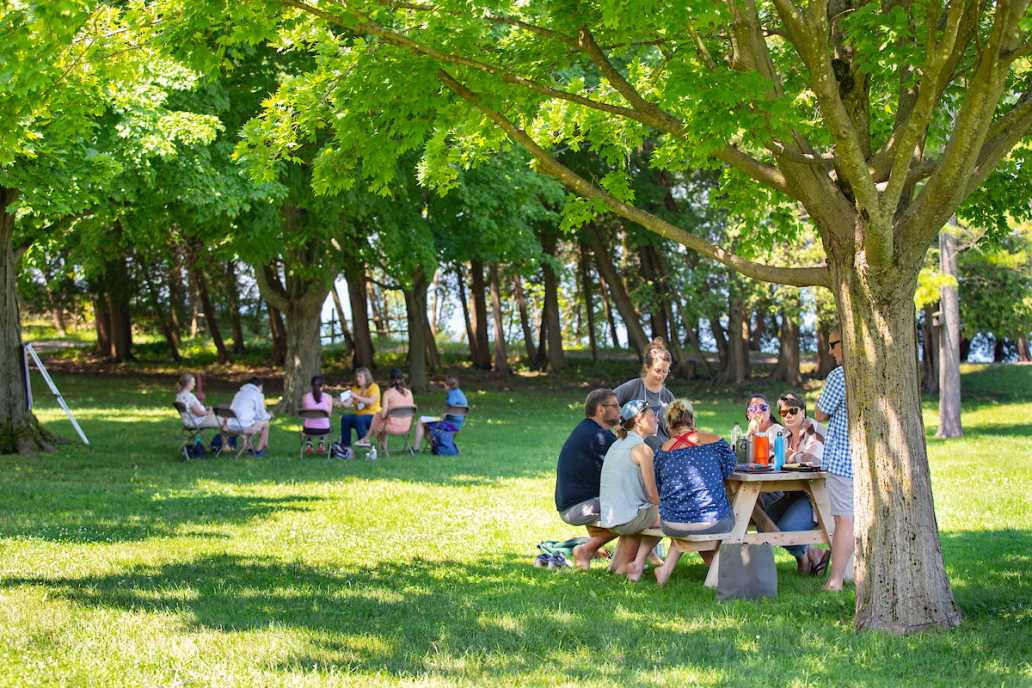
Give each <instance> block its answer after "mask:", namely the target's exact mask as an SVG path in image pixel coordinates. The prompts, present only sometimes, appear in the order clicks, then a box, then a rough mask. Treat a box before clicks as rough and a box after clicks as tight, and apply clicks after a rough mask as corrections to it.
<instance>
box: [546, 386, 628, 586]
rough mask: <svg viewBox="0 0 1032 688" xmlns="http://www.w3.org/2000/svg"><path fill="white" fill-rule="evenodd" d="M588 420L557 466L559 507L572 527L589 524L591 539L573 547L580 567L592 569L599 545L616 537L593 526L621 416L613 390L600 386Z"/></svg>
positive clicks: (577, 430)
mask: <svg viewBox="0 0 1032 688" xmlns="http://www.w3.org/2000/svg"><path fill="white" fill-rule="evenodd" d="M584 415H585V416H586V417H585V418H584V420H582V421H581V422H580V423H578V424H577V427H575V428H574V429H573V432H571V433H570V436H569V437H568V438H567V439H566V443H565V444H563V448H562V451H560V452H559V464H558V466H557V467H556V481H555V508H556V509H557V510H558V511H559V517H560V518H561V519H563V521H565V522H566V523H569V524H570V525H571V526H587V528H588V535H589V536H590V538H589V540H588V541H587V542H585V543H584V544H583V545H578V546H577V547H575V548H574V550H573V560H574V563H575V564H576V565H577V568H579V569H583V570H585V571H586V570H588V569H589V568H590V567H591V560H592V559H593V558H594V557H595V553H596V552H598V549H599V547H601V546H602V545H604V544H606V543H607V542H609V541H610V540H612V539H614V538H615V537H616V534H615V533H612V532H610V531H608V530H606V529H605V528H598V527H596V526H593V525H589V524H593V523H595V522H596V521H597V520H598V519H599V516H600V515H601V513H602V510H601V508H600V507H599V502H598V493H599V477H600V476H601V474H602V460H603V459H604V458H605V456H606V452H607V451H609V446H610V445H611V444H613V442H615V441H616V435H614V434H613V432H612V430H610V428H612V427H613V426H614V425H616V421H617V419H618V418H619V417H620V404H618V403H617V401H616V394H615V393H614V392H613V390H611V389H596V390H595V391H593V392H591V393H590V394H588V398H587V400H586V401H585V402H584Z"/></svg>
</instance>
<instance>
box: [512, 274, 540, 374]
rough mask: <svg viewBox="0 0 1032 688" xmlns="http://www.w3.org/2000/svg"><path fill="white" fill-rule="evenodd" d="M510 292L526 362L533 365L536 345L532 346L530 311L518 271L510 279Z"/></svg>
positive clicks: (532, 332) (532, 335) (532, 333)
mask: <svg viewBox="0 0 1032 688" xmlns="http://www.w3.org/2000/svg"><path fill="white" fill-rule="evenodd" d="M512 293H513V297H514V298H515V299H516V308H517V309H518V310H519V312H520V328H521V329H522V330H523V346H524V348H525V349H526V350H527V363H529V364H531V365H533V364H534V360H535V359H536V358H537V347H536V346H534V331H533V330H532V329H531V327H530V313H528V312H527V298H526V296H524V294H523V281H522V280H521V279H520V276H519V274H518V273H517V274H516V275H515V276H514V277H513V279H512Z"/></svg>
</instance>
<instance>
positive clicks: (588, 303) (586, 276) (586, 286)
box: [578, 244, 598, 363]
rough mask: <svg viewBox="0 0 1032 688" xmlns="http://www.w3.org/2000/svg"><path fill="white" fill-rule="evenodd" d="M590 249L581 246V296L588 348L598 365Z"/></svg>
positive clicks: (579, 263) (593, 361) (579, 262)
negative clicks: (585, 320)
mask: <svg viewBox="0 0 1032 688" xmlns="http://www.w3.org/2000/svg"><path fill="white" fill-rule="evenodd" d="M590 250H591V249H589V248H588V247H587V246H585V245H584V244H581V245H580V256H579V257H580V260H579V261H578V267H579V269H580V281H581V294H582V295H583V296H584V311H585V313H586V315H587V320H588V346H590V347H591V362H592V363H598V342H597V341H596V340H595V303H594V298H592V295H591V293H592V292H591V272H590V270H589V268H588V263H589V261H590V260H591V258H590V256H589V255H588V252H589V251H590Z"/></svg>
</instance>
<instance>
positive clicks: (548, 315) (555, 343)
mask: <svg viewBox="0 0 1032 688" xmlns="http://www.w3.org/2000/svg"><path fill="white" fill-rule="evenodd" d="M558 241H559V237H558V236H557V234H556V231H555V230H551V229H550V230H546V231H545V232H544V233H543V234H542V236H541V250H542V252H543V253H544V254H545V255H546V256H549V257H551V258H553V259H555V257H556V255H555V253H556V247H557V244H558ZM541 270H542V272H544V275H545V280H544V281H545V310H544V318H545V320H546V322H547V326H546V334H547V336H548V352H547V355H548V369H549V370H550V371H552V372H555V371H558V370H562V369H563V368H565V367H566V357H565V355H564V354H563V330H562V323H561V322H560V321H559V276H558V275H557V274H556V273H555V270H554V269H553V268H552V262H551V261H548V260H546V261H543V263H542V265H541Z"/></svg>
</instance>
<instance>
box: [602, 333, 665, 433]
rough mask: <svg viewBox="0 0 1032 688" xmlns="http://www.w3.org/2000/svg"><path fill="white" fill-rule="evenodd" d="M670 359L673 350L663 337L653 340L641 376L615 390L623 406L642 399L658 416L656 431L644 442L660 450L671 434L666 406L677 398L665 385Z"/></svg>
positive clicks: (617, 398)
mask: <svg viewBox="0 0 1032 688" xmlns="http://www.w3.org/2000/svg"><path fill="white" fill-rule="evenodd" d="M671 360H672V359H671V357H670V352H669V351H667V349H666V345H665V344H663V340H662V339H659V338H656V339H654V340H652V344H651V345H650V346H649V350H648V352H647V353H646V354H645V361H644V363H643V364H642V367H641V376H640V377H636V378H634V379H633V380H628V381H627V382H625V383H623V384H622V385H620V386H619V387H617V388H616V389H614V390H613V391H614V392H616V400H617V401H618V402H619V403H620V405H621V406H622V405H623V404H626V403H627V402H628V401H631V400H632V399H641V400H642V401H644V402H645V403H646V404H648V406H649V408H650V409H652V412H653V413H654V414H656V418H658V419H659V427H658V428H657V430H656V434H655V435H652V436H651V437H647V438H645V443H646V444H647V445H649V448H650V449H652V451H656V450H657V449H659V447H660V446H661V445H662V444H663V443H664V442H666V440H667V438H668V436H669V433H668V430H667V427H666V422H665V421H664V420H663V418H664V416H665V415H666V407H667V405H668V404H669V403H670V402H671V401H673V400H674V394H673V392H671V391H670V390H669V389H667V388H666V384H665V383H666V379H667V375H669V374H670V363H671Z"/></svg>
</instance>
